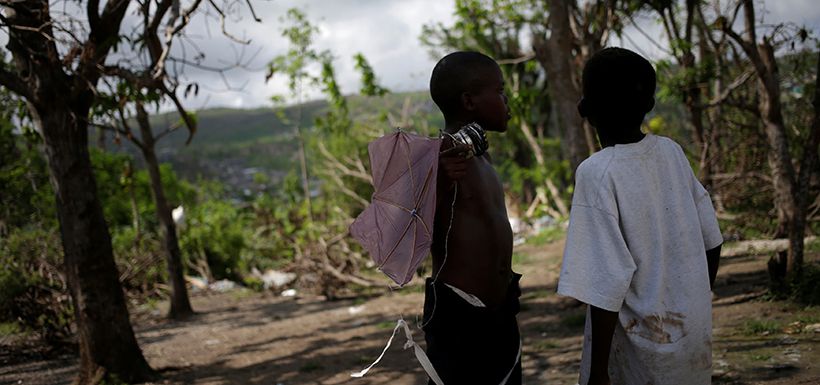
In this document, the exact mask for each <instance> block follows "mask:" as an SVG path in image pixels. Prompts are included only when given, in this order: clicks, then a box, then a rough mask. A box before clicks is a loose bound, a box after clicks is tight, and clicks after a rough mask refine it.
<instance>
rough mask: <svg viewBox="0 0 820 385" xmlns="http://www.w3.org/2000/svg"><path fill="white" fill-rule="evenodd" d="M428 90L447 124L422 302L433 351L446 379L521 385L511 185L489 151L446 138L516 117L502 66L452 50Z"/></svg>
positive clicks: (497, 127) (501, 127)
mask: <svg viewBox="0 0 820 385" xmlns="http://www.w3.org/2000/svg"><path fill="white" fill-rule="evenodd" d="M430 94H431V96H432V98H433V101H434V102H435V103H436V105H438V107H439V109H440V110H441V111H442V113H443V114H444V120H445V124H444V125H445V127H444V130H443V135H442V136H443V137H444V141H443V144H442V150H443V151H442V153H441V155H440V167H439V175H438V183H437V186H438V191H437V205H436V219H435V224H434V228H433V232H434V234H433V246H432V250H431V252H432V255H433V277H431V278H428V279H427V283H426V292H425V300H424V319H423V325H424V326H423V329H424V332H425V340H426V341H427V354H428V357H429V358H430V360H431V362H432V363H433V366H434V367H435V370H436V372H437V373H438V375H439V377H441V379H442V380H443V381H444V383H445V384H448V385H450V384H492V385H496V384H505V383H506V384H520V383H521V362H520V348H521V346H520V341H521V340H520V335H519V332H518V323H517V320H516V314H517V313H518V310H519V303H518V297H519V295H520V293H521V291H520V289H519V286H518V280H519V278H520V277H521V275H520V274H516V273H513V272H512V269H511V260H512V240H513V237H512V230H511V228H510V224H509V220H508V218H507V211H506V207H505V205H504V191H503V189H502V186H501V182H500V180H499V178H498V175H497V174H496V172H495V169H494V168H493V166H492V164H491V162H490V157H489V156H488V155H487V154H484V155H481V156H472V157H471V156H469V154H468V151H467V150H468V149H469V147H466V146H464V145H454V143H453V141H452V140H451V137H450V136H449V135H448V134H453V133H455V132H457V131H458V130H459V129H460V128H461V127H463V126H464V125H466V124H469V123H473V122H474V123H477V124H479V125H480V126H481V127H483V128H484V129H485V130H486V131H495V132H504V131H506V129H507V120H509V119H510V113H509V108H508V106H507V97H506V95H505V94H504V80H503V77H502V74H501V70H500V68H499V67H498V64H496V63H495V61H494V60H493V59H491V58H489V57H487V56H485V55H483V54H480V53H477V52H455V53H451V54H449V55H447V56H445V57H444V58H442V59H441V60H440V61H439V62H438V64H436V67H435V68H434V69H433V74H432V76H431V79H430ZM430 383H431V384H432V383H433V382H432V380H431V381H430Z"/></svg>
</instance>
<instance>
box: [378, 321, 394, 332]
mask: <svg viewBox="0 0 820 385" xmlns="http://www.w3.org/2000/svg"><path fill="white" fill-rule="evenodd" d="M376 327H377V328H379V329H383V330H390V329H393V328H394V327H396V321H384V322H379V323H377V324H376Z"/></svg>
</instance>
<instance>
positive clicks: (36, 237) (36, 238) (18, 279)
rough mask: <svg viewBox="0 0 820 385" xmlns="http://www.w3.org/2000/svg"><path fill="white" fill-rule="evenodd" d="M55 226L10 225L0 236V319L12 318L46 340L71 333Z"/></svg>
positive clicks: (50, 341) (55, 340)
mask: <svg viewBox="0 0 820 385" xmlns="http://www.w3.org/2000/svg"><path fill="white" fill-rule="evenodd" d="M59 245H60V238H59V235H58V233H57V231H56V229H44V228H40V227H33V228H20V229H14V230H13V231H12V232H10V233H9V235H8V237H6V238H4V239H0V265H2V266H4V268H3V270H0V322H14V323H17V324H18V325H19V326H20V327H21V328H22V329H25V330H30V331H33V332H34V333H36V334H37V335H38V336H39V337H40V338H41V339H42V340H43V341H44V342H46V343H48V344H51V345H53V344H56V343H59V342H61V341H63V340H65V339H66V338H68V337H69V336H70V335H71V327H72V323H73V319H74V313H73V308H72V305H71V300H70V298H69V296H68V294H67V284H66V280H65V277H63V275H62V273H61V272H60V270H59V266H60V262H59V261H60V259H61V255H62V253H61V251H60V249H59Z"/></svg>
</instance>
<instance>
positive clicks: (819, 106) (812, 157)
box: [787, 53, 820, 277]
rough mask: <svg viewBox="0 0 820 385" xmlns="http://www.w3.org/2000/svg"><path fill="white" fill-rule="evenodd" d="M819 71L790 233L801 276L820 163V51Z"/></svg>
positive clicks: (795, 270) (794, 268) (796, 271)
mask: <svg viewBox="0 0 820 385" xmlns="http://www.w3.org/2000/svg"><path fill="white" fill-rule="evenodd" d="M816 71H817V72H816V73H815V74H816V76H815V84H814V100H813V101H812V105H813V107H814V119H813V120H812V125H811V128H809V129H810V131H809V138H808V140H807V141H806V142H805V144H804V147H803V159H802V160H801V161H800V170H799V172H798V174H797V183H796V185H797V186H796V190H797V191H796V197H795V198H796V200H797V202H796V203H795V212H794V218H793V220H792V221H793V223H794V225H793V229H794V234H789V249H790V254H792V256H793V258H791V259H792V269H791V270H789V269H788V265H787V271H793V275H794V276H796V277H799V276H800V275H801V273H802V266H803V253H804V246H805V240H804V239H803V237H804V235H805V233H806V219H807V218H806V216H807V214H808V207H809V203H810V202H809V187H810V186H809V184H810V183H811V175H812V172H813V171H814V170H816V169H817V166H818V163H820V159H818V156H820V148H818V147H820V53H818V61H817V70H816Z"/></svg>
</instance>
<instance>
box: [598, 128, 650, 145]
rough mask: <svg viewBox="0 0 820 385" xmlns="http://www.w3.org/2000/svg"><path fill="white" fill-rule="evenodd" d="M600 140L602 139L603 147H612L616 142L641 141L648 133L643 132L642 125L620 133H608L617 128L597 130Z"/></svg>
mask: <svg viewBox="0 0 820 385" xmlns="http://www.w3.org/2000/svg"><path fill="white" fill-rule="evenodd" d="M597 131H598V140H600V141H601V147H602V148H606V147H612V146H614V145H616V144H630V143H638V142H640V141H641V140H642V139H643V138H644V137H645V136H646V134H644V133H643V132H641V129H640V127H638V128H635V129H632V130H628V131H626V132H623V133H620V134H619V135H612V134H609V135H608V134H607V133H608V132H613V131H616V132H617V130H597Z"/></svg>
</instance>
